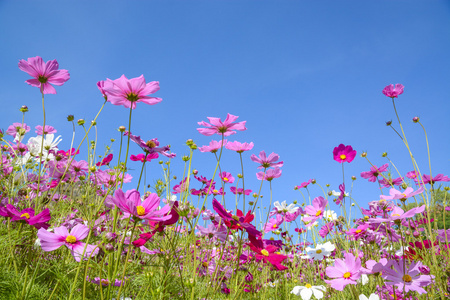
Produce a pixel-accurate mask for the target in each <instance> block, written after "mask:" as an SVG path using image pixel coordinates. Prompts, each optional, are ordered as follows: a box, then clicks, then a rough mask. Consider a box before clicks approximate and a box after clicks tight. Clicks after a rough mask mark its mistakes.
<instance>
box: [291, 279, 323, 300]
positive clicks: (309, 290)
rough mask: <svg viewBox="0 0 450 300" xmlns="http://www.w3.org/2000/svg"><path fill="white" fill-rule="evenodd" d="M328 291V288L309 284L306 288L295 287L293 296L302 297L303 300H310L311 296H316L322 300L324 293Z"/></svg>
mask: <svg viewBox="0 0 450 300" xmlns="http://www.w3.org/2000/svg"><path fill="white" fill-rule="evenodd" d="M325 291H326V288H325V287H324V286H323V285H317V286H316V285H310V284H309V283H307V284H305V286H295V287H294V288H293V289H292V291H291V294H294V295H297V296H300V297H302V300H309V299H311V296H312V295H313V294H314V297H316V299H322V298H323V293H324V292H325Z"/></svg>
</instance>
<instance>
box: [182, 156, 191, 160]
mask: <svg viewBox="0 0 450 300" xmlns="http://www.w3.org/2000/svg"><path fill="white" fill-rule="evenodd" d="M181 159H182V160H183V161H189V156H187V155H184V156H183V157H182V158H181Z"/></svg>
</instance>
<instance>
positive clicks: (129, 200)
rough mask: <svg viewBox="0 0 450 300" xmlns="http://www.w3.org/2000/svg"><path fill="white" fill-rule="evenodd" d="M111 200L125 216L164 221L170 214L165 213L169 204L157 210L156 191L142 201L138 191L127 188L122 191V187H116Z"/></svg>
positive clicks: (157, 198) (168, 209)
mask: <svg viewBox="0 0 450 300" xmlns="http://www.w3.org/2000/svg"><path fill="white" fill-rule="evenodd" d="M111 201H112V202H113V203H114V204H115V205H117V207H118V208H119V209H120V210H121V211H122V212H123V213H124V215H125V216H126V217H129V216H130V215H132V216H133V217H134V218H135V219H145V220H148V221H165V220H168V219H170V215H167V213H168V212H169V211H170V206H169V205H166V206H164V207H163V208H161V209H160V210H157V209H158V206H159V203H160V199H159V197H158V195H157V194H156V193H151V194H150V195H149V196H148V197H147V198H145V200H144V201H142V200H141V194H139V191H137V190H129V191H127V192H126V193H124V192H123V191H122V189H118V190H116V192H115V193H114V197H113V198H112V199H111Z"/></svg>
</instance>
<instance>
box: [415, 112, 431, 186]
mask: <svg viewBox="0 0 450 300" xmlns="http://www.w3.org/2000/svg"><path fill="white" fill-rule="evenodd" d="M418 123H419V124H420V126H422V129H423V132H424V133H425V140H426V141H427V151H428V166H429V168H430V178H431V181H430V184H431V189H433V180H432V179H433V176H432V174H431V155H430V145H429V143H428V135H427V131H426V130H425V127H424V126H423V125H422V123H420V121H419V122H418Z"/></svg>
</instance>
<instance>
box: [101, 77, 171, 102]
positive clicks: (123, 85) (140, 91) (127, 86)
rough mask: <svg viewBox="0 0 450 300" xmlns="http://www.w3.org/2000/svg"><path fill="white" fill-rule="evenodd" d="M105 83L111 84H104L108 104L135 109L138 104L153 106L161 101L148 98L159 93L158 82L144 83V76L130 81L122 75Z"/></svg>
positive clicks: (155, 98)
mask: <svg viewBox="0 0 450 300" xmlns="http://www.w3.org/2000/svg"><path fill="white" fill-rule="evenodd" d="M107 81H108V82H109V83H112V84H104V86H103V91H104V93H105V94H106V97H107V99H108V102H111V103H112V104H114V105H123V106H125V107H126V108H132V109H135V108H136V103H138V102H143V103H146V104H149V105H154V104H157V103H159V102H161V101H162V99H161V98H157V97H150V96H148V95H149V94H153V93H156V92H157V91H159V82H158V81H151V82H149V83H146V82H145V78H144V75H141V76H139V77H136V78H131V79H128V78H126V77H125V75H122V76H121V77H120V78H118V79H116V80H111V79H107Z"/></svg>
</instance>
